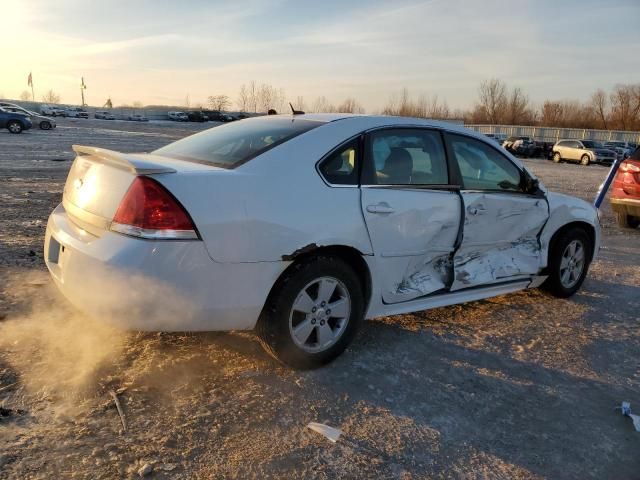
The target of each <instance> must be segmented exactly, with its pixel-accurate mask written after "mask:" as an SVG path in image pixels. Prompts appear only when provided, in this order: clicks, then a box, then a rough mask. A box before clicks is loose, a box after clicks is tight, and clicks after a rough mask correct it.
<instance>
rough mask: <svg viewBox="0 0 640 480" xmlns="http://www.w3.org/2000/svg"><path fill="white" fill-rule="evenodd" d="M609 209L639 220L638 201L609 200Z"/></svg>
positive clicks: (629, 199)
mask: <svg viewBox="0 0 640 480" xmlns="http://www.w3.org/2000/svg"><path fill="white" fill-rule="evenodd" d="M610 201H611V209H612V210H613V211H614V212H619V213H623V214H627V215H631V216H632V217H638V218H640V199H638V200H636V199H633V198H611V199H610Z"/></svg>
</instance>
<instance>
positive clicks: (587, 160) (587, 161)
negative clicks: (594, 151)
mask: <svg viewBox="0 0 640 480" xmlns="http://www.w3.org/2000/svg"><path fill="white" fill-rule="evenodd" d="M580 163H581V164H582V165H585V166H586V165H589V164H590V163H591V159H590V158H589V155H583V156H582V158H581V159H580Z"/></svg>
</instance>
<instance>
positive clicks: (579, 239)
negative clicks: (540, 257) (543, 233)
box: [541, 227, 593, 298]
mask: <svg viewBox="0 0 640 480" xmlns="http://www.w3.org/2000/svg"><path fill="white" fill-rule="evenodd" d="M592 250H593V246H592V245H591V240H590V239H589V236H588V235H587V232H585V231H584V230H583V229H582V228H580V227H574V228H570V229H568V230H565V231H564V232H561V233H560V234H559V235H558V237H557V238H555V239H554V240H553V243H552V245H551V250H550V252H549V266H548V272H549V276H548V277H547V279H546V280H545V281H544V283H543V284H542V285H541V288H542V289H544V290H546V291H548V292H549V293H551V294H552V295H553V296H555V297H559V298H567V297H570V296H571V295H573V294H574V293H576V292H577V291H578V289H579V288H580V287H581V286H582V283H583V282H584V279H585V278H586V277H587V272H588V270H589V264H590V262H591V257H592Z"/></svg>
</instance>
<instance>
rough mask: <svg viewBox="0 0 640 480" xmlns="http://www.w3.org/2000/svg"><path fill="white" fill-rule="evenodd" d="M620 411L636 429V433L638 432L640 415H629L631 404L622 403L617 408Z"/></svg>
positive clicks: (639, 429) (639, 430)
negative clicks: (629, 419)
mask: <svg viewBox="0 0 640 480" xmlns="http://www.w3.org/2000/svg"><path fill="white" fill-rule="evenodd" d="M618 408H620V409H621V410H622V414H623V415H625V416H627V417H630V418H631V420H632V421H633V428H635V429H636V432H640V415H634V414H633V413H631V403H629V402H622V405H621V406H620V407H618Z"/></svg>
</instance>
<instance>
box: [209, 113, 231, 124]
mask: <svg viewBox="0 0 640 480" xmlns="http://www.w3.org/2000/svg"><path fill="white" fill-rule="evenodd" d="M207 117H209V121H210V122H224V123H227V122H233V121H234V120H235V119H234V118H233V117H232V116H231V115H229V114H227V113H224V112H207Z"/></svg>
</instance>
